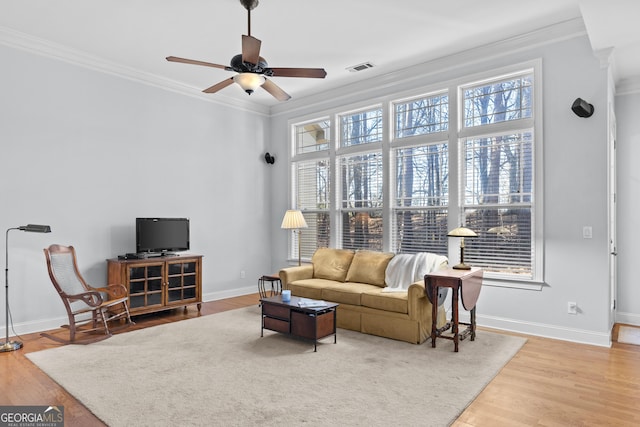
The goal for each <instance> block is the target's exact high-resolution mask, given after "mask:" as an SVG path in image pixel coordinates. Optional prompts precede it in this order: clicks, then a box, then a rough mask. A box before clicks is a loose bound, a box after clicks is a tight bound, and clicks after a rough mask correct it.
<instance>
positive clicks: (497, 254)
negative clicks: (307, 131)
mask: <svg viewBox="0 0 640 427" xmlns="http://www.w3.org/2000/svg"><path fill="white" fill-rule="evenodd" d="M535 70H536V71H535V72H536V73H538V72H539V71H538V70H539V65H537V66H536V68H535ZM506 75H507V74H505V73H501V75H500V77H497V78H495V79H494V80H493V81H491V80H489V79H483V80H482V81H478V82H476V83H473V82H472V83H467V82H460V81H458V82H457V83H455V82H454V83H452V84H451V85H450V86H449V87H448V89H447V90H442V91H432V92H431V93H430V95H427V96H421V97H415V98H412V99H409V98H404V99H402V100H397V101H393V100H388V101H385V102H382V103H381V104H380V106H379V107H378V108H372V109H369V110H363V111H359V112H356V113H353V112H349V113H342V112H340V111H334V112H333V113H334V114H335V115H334V116H332V117H331V118H330V119H329V123H330V126H331V128H335V129H337V130H336V131H335V133H337V134H338V136H339V138H340V141H339V142H338V144H330V146H329V150H328V153H327V154H328V159H330V162H331V164H332V168H334V169H335V171H334V172H333V174H334V175H332V177H333V178H332V179H335V180H336V182H335V184H334V185H333V186H330V187H329V188H330V192H329V196H328V199H329V200H335V201H336V202H337V204H333V202H332V203H331V204H330V205H329V208H328V212H329V216H328V217H327V218H326V221H324V224H328V223H329V219H331V224H330V225H328V226H327V227H330V233H331V235H332V236H333V237H332V238H331V239H327V241H329V242H330V244H331V245H334V246H335V247H343V248H352V249H362V248H369V249H373V250H385V251H393V252H395V253H401V252H409V253H413V252H421V251H427V252H435V253H442V251H444V253H446V252H447V250H446V247H447V240H451V239H447V237H446V233H447V231H448V229H449V228H450V224H465V225H467V226H468V227H470V228H472V229H474V230H475V231H476V232H477V233H478V236H479V237H478V238H474V239H467V240H466V242H465V244H466V250H465V260H466V261H467V262H469V263H470V264H472V265H474V266H479V267H483V268H484V269H485V277H486V278H489V279H491V278H500V279H506V280H518V281H520V280H523V281H534V282H535V281H540V280H542V273H543V270H542V266H541V265H540V262H541V260H542V257H543V253H542V248H541V245H540V243H539V242H538V240H539V239H540V236H541V235H542V232H541V228H540V227H541V224H542V222H541V221H540V219H539V218H538V219H536V216H537V215H540V214H541V207H540V206H538V204H537V203H535V204H534V201H535V194H534V189H535V188H540V182H539V178H536V174H535V168H534V159H535V158H536V156H539V155H540V152H539V151H538V150H537V147H538V145H540V144H541V141H538V139H539V138H540V136H539V135H541V133H542V132H541V121H540V122H538V119H536V117H534V115H536V116H538V117H540V115H539V112H538V109H539V108H540V107H539V105H540V104H539V103H537V101H536V102H535V103H534V99H533V94H534V92H535V93H536V94H538V93H539V92H540V90H539V88H535V87H534V69H533V68H531V69H529V70H525V71H522V72H519V73H517V72H513V73H510V74H508V77H505V76H506ZM460 83H463V84H460ZM456 90H457V91H458V92H459V96H458V97H453V96H450V95H451V94H452V93H454V92H455V91H456ZM445 94H448V95H449V96H446V97H445ZM438 96H441V98H438V99H435V98H434V97H436V98H437V97H438ZM430 98H431V99H430ZM427 99H428V101H421V100H427ZM445 99H446V101H447V102H446V109H445ZM436 101H437V102H436ZM534 106H535V110H534ZM421 108H422V110H420V109H421ZM429 108H432V110H431V111H429ZM438 109H439V110H438ZM450 112H451V115H450V114H449V113H450ZM534 113H535V114H534ZM387 114H388V115H387ZM421 114H422V116H421ZM428 114H431V117H432V118H435V117H436V115H437V114H440V121H441V123H437V120H435V119H434V120H432V121H431V122H429V121H428V120H426V116H427V115H428ZM399 115H400V116H401V117H398V116H399ZM445 115H446V118H444V117H445ZM413 118H415V120H414V121H413V122H412V119H413ZM454 118H457V119H456V120H457V122H456V123H457V124H458V126H452V124H453V123H454V122H451V123H449V122H448V121H449V120H450V119H454ZM420 119H422V122H421V121H420ZM334 122H335V123H334ZM292 126H295V124H292ZM454 128H455V129H454ZM534 128H535V129H536V135H538V136H535V135H534V132H533V129H534ZM387 138H390V139H389V140H388V141H387V143H386V144H385V143H384V142H385V139H387ZM438 141H442V142H438ZM440 144H443V145H442V147H439V145H440ZM418 147H430V148H429V149H431V150H435V149H436V148H435V147H439V148H437V149H438V150H440V155H441V158H442V159H445V158H446V159H447V163H446V164H445V163H441V166H445V165H446V172H444V174H445V175H446V178H445V179H444V180H442V181H441V183H442V184H446V186H447V187H446V192H444V191H443V195H442V197H436V195H433V193H429V192H428V191H426V190H425V189H424V185H434V182H435V181H431V183H429V184H423V187H422V191H421V192H415V193H414V194H411V195H410V196H409V195H408V194H407V193H406V191H405V193H403V192H402V191H403V189H402V185H405V186H406V183H405V184H401V183H400V181H401V180H402V179H403V178H405V177H404V175H403V174H404V173H406V168H407V167H408V166H409V165H411V162H414V161H416V162H418V163H419V162H420V161H421V160H420V157H421V156H426V157H425V158H428V155H427V154H425V152H424V151H422V152H421V151H420V150H427V149H426V148H418ZM450 147H454V148H455V149H450ZM409 148H411V149H413V148H416V149H417V150H414V151H408V149H409ZM540 148H541V147H540ZM403 150H407V151H403ZM474 150H475V151H474ZM373 151H376V153H375V154H376V155H379V156H380V157H381V158H382V159H383V160H384V162H383V163H384V168H383V169H382V171H384V172H385V173H386V171H388V172H389V173H390V175H389V176H386V175H385V176H382V172H380V176H381V178H380V186H382V183H384V184H385V188H383V189H382V190H381V191H380V192H379V194H378V195H374V194H373V193H371V194H370V196H369V197H358V196H356V195H355V192H354V190H355V188H356V186H354V187H353V188H351V187H349V185H348V183H347V181H348V179H347V181H344V180H343V176H344V177H345V178H348V177H349V176H350V175H349V168H346V169H345V167H346V165H345V164H343V163H341V162H345V161H346V160H345V159H347V158H352V160H353V159H355V158H356V157H357V156H363V155H367V154H371V153H372V152H373ZM454 153H457V155H456V156H455V157H451V156H452V155H453V154H454ZM536 153H537V154H536ZM318 154H319V153H317V152H315V153H303V154H301V155H300V156H298V157H305V156H309V155H311V156H312V157H314V158H317V155H318ZM490 154H492V155H493V157H491V156H490ZM481 155H484V158H482V156H481ZM346 156H349V157H346ZM414 156H415V159H414ZM474 156H475V163H474V161H473V160H472V159H474ZM434 158H435V157H434ZM401 159H402V160H401ZM296 160H299V159H298V158H296ZM438 160H441V159H438ZM467 161H469V164H467ZM402 162H404V163H406V164H405V165H402ZM449 162H452V170H453V171H456V173H455V175H454V176H449V173H448V170H449V168H448V166H449ZM453 163H455V165H454V164H453ZM496 165H500V166H499V167H495V166H496ZM490 167H494V170H493V172H491V173H492V175H491V176H490V179H489V175H488V174H489V172H490V170H489V169H487V168H490ZM402 168H405V169H404V172H400V171H401V170H402ZM474 168H475V171H474ZM482 168H484V169H482ZM444 170H445V169H441V171H444ZM354 171H355V167H352V168H351V173H353V172H354ZM467 171H469V172H467ZM413 172H414V173H415V171H413ZM344 173H346V175H345V174H344ZM432 173H433V171H432ZM467 173H469V174H470V175H469V176H467V175H466V174H467ZM351 177H352V178H355V175H353V174H352V175H351ZM496 177H497V178H496ZM292 179H295V178H293V177H292ZM419 179H422V177H420V178H419ZM487 179H489V181H487ZM496 179H497V180H498V181H497V183H496V181H495V180H496ZM483 180H484V181H483ZM421 182H425V183H427V182H428V181H426V180H422V181H421ZM489 184H491V185H489ZM449 187H451V188H455V192H452V194H456V197H455V199H454V200H450V199H449V191H448V190H449ZM534 187H535V188H534ZM294 188H295V184H294ZM405 190H406V188H405ZM350 191H351V193H349V192H350ZM334 192H335V193H336V194H333V193H334ZM348 194H351V195H348ZM428 194H432V195H428ZM343 196H344V197H343ZM373 201H375V202H376V203H372V202H373ZM383 203H389V204H390V206H383ZM305 215H306V213H305ZM387 215H388V217H387ZM303 239H304V235H303ZM451 243H452V244H454V245H455V248H451V249H450V250H449V254H451V253H456V252H457V246H458V244H459V242H458V241H455V239H454V241H452V242H451ZM303 245H304V243H303ZM441 248H445V249H441ZM314 250H315V248H314ZM312 253H313V250H312V251H310V253H309V254H308V257H307V258H309V257H310V256H311V255H312ZM303 254H305V252H304V250H303ZM296 256H297V252H296ZM494 283H496V282H494ZM500 283H505V284H506V283H508V282H500ZM516 286H521V285H516Z"/></svg>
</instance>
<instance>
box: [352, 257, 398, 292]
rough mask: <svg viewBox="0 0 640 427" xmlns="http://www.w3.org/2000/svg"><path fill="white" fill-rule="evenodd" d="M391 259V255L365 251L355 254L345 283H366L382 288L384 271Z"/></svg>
mask: <svg viewBox="0 0 640 427" xmlns="http://www.w3.org/2000/svg"><path fill="white" fill-rule="evenodd" d="M391 258H393V254H392V253H385V252H374V251H365V250H361V251H358V252H356V254H355V255H354V257H353V261H351V266H350V267H349V272H348V273H347V278H346V280H347V282H360V283H368V284H370V285H376V286H382V287H384V286H385V284H384V276H385V271H386V270H387V264H389V261H390V260H391Z"/></svg>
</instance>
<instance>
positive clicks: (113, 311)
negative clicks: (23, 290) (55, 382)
mask: <svg viewBox="0 0 640 427" xmlns="http://www.w3.org/2000/svg"><path fill="white" fill-rule="evenodd" d="M44 254H45V257H46V258H47V269H48V270H49V277H50V278H51V282H52V283H53V286H55V288H56V290H57V291H58V294H60V298H62V302H63V303H64V306H65V308H66V309H67V315H68V316H69V324H68V325H62V327H63V328H68V329H69V341H66V340H63V339H61V338H59V337H56V336H54V335H51V334H47V333H42V334H41V335H42V336H45V337H47V338H50V339H53V340H55V341H58V342H62V343H88V342H95V341H99V340H102V339H105V338H108V337H110V336H111V331H110V330H109V322H110V321H113V320H117V319H123V320H124V319H126V321H127V323H126V325H125V326H129V325H132V324H133V321H132V320H131V316H130V315H129V306H128V305H127V300H128V296H127V290H126V288H125V287H124V286H123V285H107V286H106V287H103V288H94V287H91V286H89V285H88V284H87V282H85V280H84V279H83V278H82V276H81V275H80V272H79V271H78V264H77V262H76V252H75V249H74V248H73V246H61V245H51V246H49V247H48V248H46V249H44ZM104 294H106V296H107V298H105V295H104ZM89 324H90V327H86V328H83V327H82V326H83V325H89ZM96 331H104V335H101V336H98V337H94V338H93V339H91V340H81V341H76V332H87V333H90V332H96Z"/></svg>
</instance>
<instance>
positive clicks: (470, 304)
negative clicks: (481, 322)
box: [424, 268, 483, 352]
mask: <svg viewBox="0 0 640 427" xmlns="http://www.w3.org/2000/svg"><path fill="white" fill-rule="evenodd" d="M482 276H483V271H482V269H481V268H471V270H456V269H453V268H443V269H441V270H438V271H435V272H433V273H429V274H426V275H425V276H424V289H425V292H426V294H427V298H429V301H431V306H432V311H431V318H432V324H431V347H435V346H436V337H439V336H440V337H441V338H446V339H451V340H453V343H454V351H456V352H457V351H458V342H459V341H460V340H463V339H465V338H466V337H467V336H468V335H470V336H471V341H474V340H475V339H476V302H477V301H478V296H479V295H480V289H481V287H482ZM439 288H451V290H452V294H453V295H452V298H451V309H452V311H453V313H452V319H451V322H450V323H447V324H446V325H444V326H443V327H442V328H440V329H438V325H437V321H438V305H437V303H434V299H437V297H435V298H434V296H435V295H438V290H439ZM459 296H461V297H462V306H463V307H464V309H465V310H467V311H471V321H470V323H462V324H463V325H468V327H467V328H466V329H465V330H464V331H463V332H462V333H459V331H458V323H459V322H458V297H459ZM449 328H451V332H452V333H453V336H452V337H449V336H441V334H442V333H443V332H445V331H447V330H448V329H449Z"/></svg>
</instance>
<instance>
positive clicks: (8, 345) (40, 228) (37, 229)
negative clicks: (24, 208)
mask: <svg viewBox="0 0 640 427" xmlns="http://www.w3.org/2000/svg"><path fill="white" fill-rule="evenodd" d="M11 230H22V231H28V232H31V233H51V227H49V226H48V225H37V224H29V225H23V226H20V227H14V228H9V229H8V230H7V234H6V237H5V251H4V254H5V263H4V290H5V303H6V306H5V314H6V317H5V322H6V323H5V326H6V329H7V336H6V340H5V342H4V343H3V344H2V345H0V353H4V352H7V351H14V350H18V349H21V348H22V343H21V342H20V341H9V231H11Z"/></svg>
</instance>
